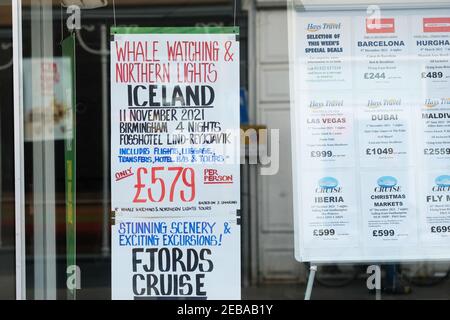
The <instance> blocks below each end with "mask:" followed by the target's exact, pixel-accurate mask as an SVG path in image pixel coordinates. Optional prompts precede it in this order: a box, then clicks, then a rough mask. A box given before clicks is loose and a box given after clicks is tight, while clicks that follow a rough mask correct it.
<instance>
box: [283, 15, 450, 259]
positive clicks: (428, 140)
mask: <svg viewBox="0 0 450 320" xmlns="http://www.w3.org/2000/svg"><path fill="white" fill-rule="evenodd" d="M290 17H291V22H293V23H291V26H292V27H291V30H290V31H291V40H292V43H293V48H292V49H293V50H291V57H290V59H291V62H292V66H293V68H292V70H291V76H292V77H291V80H292V82H291V85H292V86H293V87H294V88H295V90H292V91H291V92H292V108H291V112H292V124H293V129H292V134H293V150H294V156H293V157H294V161H293V163H294V194H297V195H298V196H297V197H294V198H295V200H294V201H295V203H294V207H295V229H296V258H297V259H298V260H300V261H312V262H339V261H353V262H358V261H361V262H363V261H404V260H442V259H450V253H449V251H448V250H447V248H448V246H449V245H450V10H445V9H440V10H412V9H410V10H391V11H389V10H381V12H380V16H375V17H372V16H368V15H367V13H366V11H365V10H363V11H351V12H350V11H339V12H336V11H330V12H323V11H320V12H319V11H317V12H312V11H310V12H300V11H297V12H295V11H292V15H291V16H290Z"/></svg>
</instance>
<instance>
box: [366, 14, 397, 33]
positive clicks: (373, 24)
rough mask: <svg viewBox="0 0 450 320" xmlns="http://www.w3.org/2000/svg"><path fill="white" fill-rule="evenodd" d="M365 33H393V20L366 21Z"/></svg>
mask: <svg viewBox="0 0 450 320" xmlns="http://www.w3.org/2000/svg"><path fill="white" fill-rule="evenodd" d="M366 32H367V33H394V32H395V19H394V18H389V19H366Z"/></svg>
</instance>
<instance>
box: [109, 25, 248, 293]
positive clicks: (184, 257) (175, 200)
mask: <svg viewBox="0 0 450 320" xmlns="http://www.w3.org/2000/svg"><path fill="white" fill-rule="evenodd" d="M112 36H113V38H112V42H111V185H112V221H113V222H112V296H113V299H155V298H159V299H161V298H168V299H174V298H189V299H239V298H240V226H239V224H240V218H239V216H238V214H239V213H238V212H239V209H240V173H239V172H240V135H239V101H240V97H239V42H238V39H237V36H238V29H237V28H227V27H226V28H113V29H112Z"/></svg>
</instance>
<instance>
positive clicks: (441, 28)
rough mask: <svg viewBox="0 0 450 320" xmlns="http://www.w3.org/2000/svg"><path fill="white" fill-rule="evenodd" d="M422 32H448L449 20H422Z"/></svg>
mask: <svg viewBox="0 0 450 320" xmlns="http://www.w3.org/2000/svg"><path fill="white" fill-rule="evenodd" d="M423 32H450V18H424V19H423Z"/></svg>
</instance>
